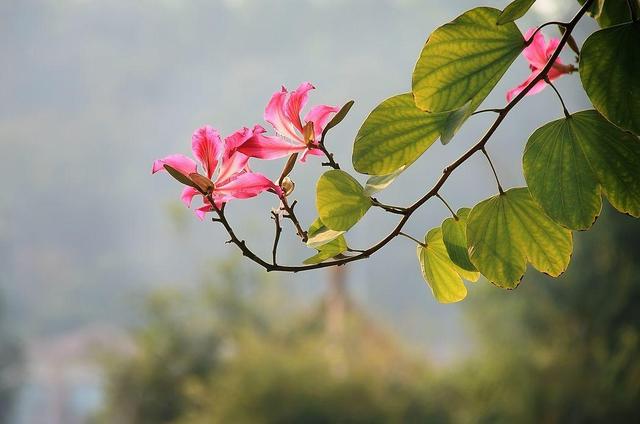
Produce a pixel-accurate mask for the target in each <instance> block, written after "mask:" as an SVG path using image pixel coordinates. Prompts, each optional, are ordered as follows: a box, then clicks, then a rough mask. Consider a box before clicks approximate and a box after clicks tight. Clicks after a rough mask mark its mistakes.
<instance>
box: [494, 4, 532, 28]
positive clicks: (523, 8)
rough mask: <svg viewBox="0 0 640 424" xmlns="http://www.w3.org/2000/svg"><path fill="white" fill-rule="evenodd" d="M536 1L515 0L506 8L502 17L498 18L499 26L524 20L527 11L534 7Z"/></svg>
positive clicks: (501, 14)
mask: <svg viewBox="0 0 640 424" xmlns="http://www.w3.org/2000/svg"><path fill="white" fill-rule="evenodd" d="M535 2H536V0H514V1H512V2H511V3H509V5H508V6H507V7H505V8H504V10H503V11H502V13H500V16H499V17H498V25H503V24H506V23H509V22H513V21H515V20H516V19H520V18H522V17H523V16H524V15H525V14H526V13H527V11H528V10H529V9H530V8H531V6H533V3H535Z"/></svg>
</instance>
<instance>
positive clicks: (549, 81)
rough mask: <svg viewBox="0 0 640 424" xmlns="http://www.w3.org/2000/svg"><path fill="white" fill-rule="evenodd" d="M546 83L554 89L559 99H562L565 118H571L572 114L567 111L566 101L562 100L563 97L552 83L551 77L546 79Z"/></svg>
mask: <svg viewBox="0 0 640 424" xmlns="http://www.w3.org/2000/svg"><path fill="white" fill-rule="evenodd" d="M544 82H546V83H547V84H549V86H551V88H553V91H555V92H556V94H557V95H558V99H560V103H561V104H562V111H563V112H564V116H565V117H566V118H568V117H569V116H571V114H570V113H569V111H568V110H567V106H566V105H565V104H564V100H563V99H562V96H561V95H560V92H559V91H558V89H557V88H556V86H555V85H553V84H552V83H551V80H550V79H549V77H545V78H544Z"/></svg>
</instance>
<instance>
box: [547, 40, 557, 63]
mask: <svg viewBox="0 0 640 424" xmlns="http://www.w3.org/2000/svg"><path fill="white" fill-rule="evenodd" d="M559 45H560V39H559V38H555V37H551V38H550V39H549V44H547V49H546V51H545V55H546V56H547V60H549V58H550V57H551V55H552V54H553V52H554V51H555V50H556V49H557V48H558V46H559ZM558 60H560V59H559V58H558V59H556V62H557V61H558Z"/></svg>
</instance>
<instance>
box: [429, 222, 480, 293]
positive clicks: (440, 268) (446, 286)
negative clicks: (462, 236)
mask: <svg viewBox="0 0 640 424" xmlns="http://www.w3.org/2000/svg"><path fill="white" fill-rule="evenodd" d="M424 243H425V246H418V250H417V253H418V261H419V262H420V269H421V270H422V276H423V277H424V279H425V280H426V282H427V283H428V284H429V287H431V291H432V292H433V296H434V297H435V298H436V300H437V301H438V302H440V303H451V302H458V301H460V300H462V299H464V298H465V297H466V296H467V288H466V287H465V286H464V283H463V281H462V279H463V278H464V279H466V280H469V281H477V280H478V278H479V277H480V274H479V273H477V272H469V271H465V270H464V269H462V268H459V267H458V266H457V265H456V264H454V263H453V262H452V261H451V259H450V258H449V255H448V254H447V249H446V247H445V245H444V242H443V241H442V230H441V229H440V228H434V229H432V230H431V231H429V232H428V233H427V235H426V236H425V237H424Z"/></svg>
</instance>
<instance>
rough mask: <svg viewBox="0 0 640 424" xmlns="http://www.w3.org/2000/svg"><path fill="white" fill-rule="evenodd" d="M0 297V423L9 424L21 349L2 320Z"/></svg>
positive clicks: (0, 301)
mask: <svg viewBox="0 0 640 424" xmlns="http://www.w3.org/2000/svg"><path fill="white" fill-rule="evenodd" d="M3 309H4V302H3V299H2V297H1V296H0V423H6V422H9V418H10V415H11V412H12V410H13V408H12V406H13V403H14V400H15V397H16V394H17V392H18V389H19V387H20V382H21V377H22V349H21V347H20V344H19V343H18V340H17V339H16V337H15V334H13V331H12V329H11V328H10V327H9V326H8V325H7V322H6V320H5V319H4V310H3Z"/></svg>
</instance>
